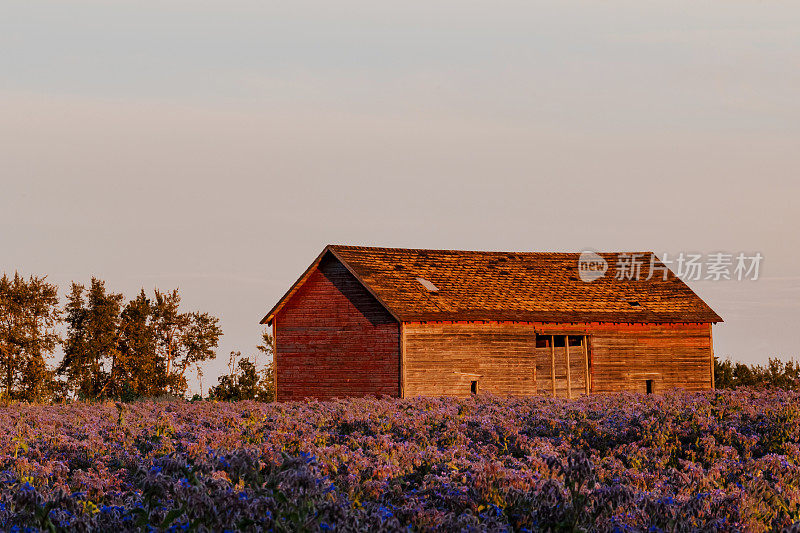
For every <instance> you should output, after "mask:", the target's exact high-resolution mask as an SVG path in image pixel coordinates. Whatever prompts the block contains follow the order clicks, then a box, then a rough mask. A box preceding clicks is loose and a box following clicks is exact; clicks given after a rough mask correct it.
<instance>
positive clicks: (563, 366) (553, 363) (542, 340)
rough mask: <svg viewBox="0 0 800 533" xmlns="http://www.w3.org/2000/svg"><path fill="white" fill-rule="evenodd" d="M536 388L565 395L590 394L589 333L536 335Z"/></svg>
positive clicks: (564, 396)
mask: <svg viewBox="0 0 800 533" xmlns="http://www.w3.org/2000/svg"><path fill="white" fill-rule="evenodd" d="M536 391H537V392H538V393H539V394H544V395H548V396H559V397H562V398H577V397H579V396H580V395H581V394H589V349H588V338H587V336H586V335H537V336H536Z"/></svg>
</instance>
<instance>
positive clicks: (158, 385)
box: [0, 273, 274, 402]
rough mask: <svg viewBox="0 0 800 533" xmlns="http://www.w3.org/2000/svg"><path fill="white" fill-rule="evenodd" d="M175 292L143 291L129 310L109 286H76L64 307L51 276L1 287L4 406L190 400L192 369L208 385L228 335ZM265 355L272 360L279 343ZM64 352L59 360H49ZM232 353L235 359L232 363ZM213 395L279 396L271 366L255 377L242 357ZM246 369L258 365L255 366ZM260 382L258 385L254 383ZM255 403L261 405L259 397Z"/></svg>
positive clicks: (0, 389) (267, 344) (2, 281)
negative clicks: (209, 370)
mask: <svg viewBox="0 0 800 533" xmlns="http://www.w3.org/2000/svg"><path fill="white" fill-rule="evenodd" d="M180 304H181V297H180V294H179V292H178V290H177V289H176V290H173V291H168V292H162V291H160V290H158V289H155V290H154V292H153V294H152V295H148V294H147V293H146V292H145V291H144V289H142V290H141V291H140V292H139V294H137V295H136V297H135V298H133V299H131V300H128V301H126V299H125V297H124V296H123V295H122V294H121V293H116V292H113V291H110V290H108V289H107V288H106V285H105V282H104V281H102V280H100V279H97V278H94V277H93V278H92V279H91V282H90V283H89V285H88V286H86V285H83V284H80V283H75V282H73V283H72V285H71V288H70V291H69V293H68V295H67V297H66V302H65V303H64V305H63V307H62V306H61V305H60V302H59V298H58V288H57V287H56V286H55V285H54V284H52V283H49V282H48V281H47V279H46V277H38V276H30V277H28V278H25V277H23V276H21V275H20V274H19V273H15V274H14V276H13V277H10V276H8V275H6V274H3V276H2V278H0V398H5V399H9V400H20V401H30V402H49V401H65V400H69V399H80V400H103V399H119V400H133V399H137V398H143V397H153V396H161V395H173V396H183V395H184V394H185V393H186V391H187V389H188V380H187V375H188V373H189V372H190V371H191V370H194V371H195V372H196V373H197V376H198V377H199V378H201V379H202V368H201V366H200V364H201V363H203V362H204V361H207V360H209V359H214V358H215V357H216V349H217V347H218V345H219V339H220V337H221V336H222V329H221V328H220V325H219V319H218V318H216V317H214V316H212V315H210V314H209V313H206V312H197V311H191V312H186V311H183V310H182V309H181V306H180ZM263 339H264V344H263V345H261V346H259V351H261V352H263V353H264V354H265V355H266V356H267V359H270V358H271V355H272V338H271V336H269V335H268V334H267V333H264V336H263ZM59 346H61V348H62V351H63V357H62V359H61V361H60V362H59V363H58V364H56V365H54V366H51V365H49V364H48V359H49V358H50V357H51V356H53V354H54V353H55V351H56V349H57V348H58V347H59ZM234 354H235V357H234ZM231 356H232V358H233V359H234V360H235V359H238V360H239V365H238V366H233V367H231V369H230V374H229V375H227V376H223V377H222V378H220V381H219V383H218V385H217V386H215V387H213V388H212V389H211V390H210V391H209V395H210V396H211V397H215V398H218V399H223V400H230V399H261V400H269V399H271V397H274V392H272V390H271V383H266V382H265V381H264V380H265V379H271V364H269V361H267V362H268V364H267V366H266V367H265V368H264V369H262V370H257V369H256V367H255V360H253V361H252V362H251V361H250V360H249V359H247V358H242V357H241V354H240V353H239V352H233V353H232V354H231ZM248 363H249V364H250V365H251V366H252V368H251V366H248ZM254 380H255V381H254ZM256 397H257V398H256Z"/></svg>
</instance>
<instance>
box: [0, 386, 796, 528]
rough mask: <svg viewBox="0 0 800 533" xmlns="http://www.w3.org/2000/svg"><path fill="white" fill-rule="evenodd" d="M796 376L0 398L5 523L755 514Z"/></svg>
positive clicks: (790, 453)
mask: <svg viewBox="0 0 800 533" xmlns="http://www.w3.org/2000/svg"><path fill="white" fill-rule="evenodd" d="M798 421H800V394H798V393H792V392H755V391H749V390H739V391H733V392H709V393H703V394H685V393H674V394H668V395H664V396H642V395H633V394H626V395H619V396H592V397H584V398H582V399H579V400H573V401H567V400H559V399H551V398H527V399H506V398H496V397H491V396H478V397H472V398H467V399H452V398H418V399H412V400H390V399H384V400H376V399H358V400H342V401H333V402H320V403H317V402H312V403H307V404H302V403H288V404H259V403H254V402H242V403H213V402H196V403H189V402H173V403H164V402H142V403H132V404H124V405H123V404H116V405H115V404H114V403H107V404H81V403H76V404H71V405H54V406H37V405H26V404H22V405H16V404H12V405H6V406H3V407H0V529H2V530H22V531H25V530H28V531H35V530H51V531H52V530H70V531H71V530H103V531H108V530H115V531H131V530H134V531H141V530H148V529H149V530H182V529H187V530H200V531H204V530H209V531H222V530H225V529H228V530H245V531H246V530H251V531H260V530H274V531H317V530H340V531H363V530H371V531H394V530H400V529H404V530H408V529H411V530H421V531H427V530H440V531H452V530H492V531H503V530H508V531H526V530H531V531H537V530H551V531H574V530H591V531H609V530H610V531H613V530H616V531H640V530H650V531H693V530H704V531H708V530H718V531H735V530H743V531H763V530H774V529H781V528H784V527H791V526H792V524H793V523H794V522H796V521H797V520H798V519H799V517H800V506H799V505H800V467H798V465H799V464H800V445H799V440H800V427H799V425H798Z"/></svg>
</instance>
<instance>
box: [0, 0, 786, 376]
mask: <svg viewBox="0 0 800 533" xmlns="http://www.w3.org/2000/svg"><path fill="white" fill-rule="evenodd" d="M0 13H2V15H0V50H2V53H0V182H1V183H2V192H0V221H1V222H2V229H0V269H2V270H4V271H6V272H13V271H14V270H20V271H21V272H23V273H25V274H26V275H27V274H47V275H48V277H49V279H50V280H51V281H53V282H55V283H57V284H58V285H59V286H60V287H61V295H62V297H63V295H64V294H65V292H66V290H67V288H68V284H69V282H70V281H71V280H76V281H82V282H88V280H89V278H90V276H92V275H95V276H98V277H100V278H102V279H105V280H106V282H107V284H108V287H109V288H111V289H113V290H116V291H122V292H124V293H125V294H126V295H127V296H129V297H131V296H133V295H134V294H135V292H136V291H138V289H139V288H140V287H142V286H144V287H145V288H146V289H148V290H150V289H152V288H153V287H156V286H158V287H160V288H163V289H170V288H174V287H180V289H181V293H182V295H183V298H184V304H185V306H186V307H187V308H188V309H201V310H205V311H209V312H211V313H212V314H215V315H216V316H219V317H220V318H221V322H222V327H223V330H224V332H225V336H224V338H223V341H222V344H221V347H220V356H219V359H218V360H217V361H216V362H214V363H212V364H210V365H209V367H208V370H207V371H206V376H207V380H206V381H207V383H206V385H209V384H213V383H214V382H215V381H216V376H217V375H218V374H219V372H221V371H222V370H223V369H225V366H226V362H227V355H226V354H227V352H228V351H230V350H232V349H241V350H243V351H245V352H252V351H253V347H254V346H255V344H256V342H257V341H258V337H259V332H260V327H259V325H258V321H259V319H260V318H261V317H262V316H263V315H264V314H265V312H266V311H267V310H268V309H269V308H270V307H271V306H272V304H273V303H275V301H276V300H277V299H278V298H279V297H280V296H281V295H282V294H283V293H284V291H285V290H286V289H287V288H288V287H289V285H290V284H291V283H292V282H293V281H294V280H295V279H296V278H297V276H299V275H300V273H301V272H302V271H303V270H304V269H305V268H306V266H308V264H309V263H310V262H311V261H312V260H313V259H314V257H315V256H316V255H317V254H318V253H319V252H320V251H321V249H322V248H323V246H324V245H325V244H327V243H331V242H336V243H345V244H359V245H377V246H402V247H426V248H458V249H480V250H521V251H537V250H541V251H580V250H582V249H584V248H587V247H589V248H593V249H599V250H653V251H655V252H658V253H662V252H671V253H677V252H681V251H684V252H702V253H712V252H717V251H727V252H731V253H737V252H740V251H741V252H748V253H751V252H760V253H761V254H763V256H764V262H763V264H762V270H761V279H760V280H758V281H755V282H752V281H750V282H736V281H728V282H711V281H707V282H699V283H691V286H692V287H693V288H694V289H695V290H696V291H697V292H698V293H699V294H700V295H701V296H702V297H703V298H704V299H705V300H706V301H707V302H708V303H709V304H710V305H711V306H712V307H713V308H714V310H716V311H717V312H718V313H719V314H720V315H722V316H723V318H724V319H725V320H726V322H725V324H723V325H720V326H718V327H717V328H716V330H715V341H714V342H715V348H716V352H717V354H718V355H721V356H725V355H730V356H731V357H732V358H734V359H739V360H743V361H748V362H764V361H766V359H767V357H769V356H774V355H782V356H783V357H784V358H788V357H792V356H793V357H798V356H800V351H798V346H800V327H798V322H800V272H798V266H800V248H798V240H799V239H798V238H797V233H798V229H797V228H798V225H800V214H798V210H797V207H796V203H797V201H798V198H799V197H800V180H798V170H799V169H800V100H799V99H798V95H799V94H800V31H798V28H800V4H798V3H797V2H789V1H762V2H756V1H736V0H726V1H719V2H711V1H700V2H697V1H693V2H676V1H669V2H642V1H631V2H621V1H616V0H614V1H608V2H575V1H569V0H567V1H563V0H559V1H555V0H554V1H550V2H531V1H525V2H468V1H467V2H465V1H459V2H455V1H453V2H440V1H425V2H396V3H389V2H347V1H345V2H306V1H291V2H288V1H287V2H262V1H259V2H256V1H252V2H251V1H241V2H236V1H225V2H222V1H219V2H210V1H202V0H194V1H151V0H137V1H113V0H107V1H102V2H101V1H58V2H56V1H52V2H44V1H37V0H24V1H17V0H6V1H4V2H3V6H2V8H0ZM209 382H210V383H209Z"/></svg>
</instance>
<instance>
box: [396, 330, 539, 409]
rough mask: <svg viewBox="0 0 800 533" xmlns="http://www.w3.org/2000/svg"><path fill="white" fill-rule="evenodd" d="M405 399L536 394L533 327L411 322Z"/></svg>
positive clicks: (407, 343) (406, 357) (407, 349)
mask: <svg viewBox="0 0 800 533" xmlns="http://www.w3.org/2000/svg"><path fill="white" fill-rule="evenodd" d="M403 335H404V337H405V396H406V397H413V396H436V395H448V396H469V395H470V394H471V392H470V385H471V382H472V381H478V392H480V393H486V392H488V393H492V394H498V395H511V396H526V395H531V394H535V393H536V381H535V380H534V371H535V367H536V352H535V350H536V335H535V333H534V330H533V327H531V326H530V325H529V324H519V323H503V324H481V323H465V324H444V323H427V324H420V323H407V324H404V326H403Z"/></svg>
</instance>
